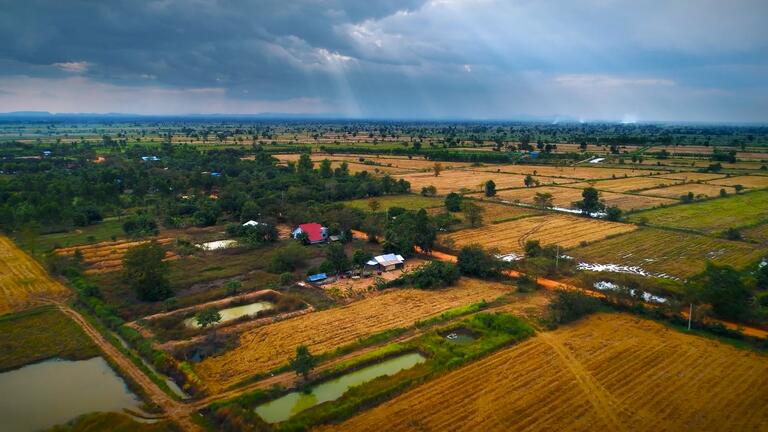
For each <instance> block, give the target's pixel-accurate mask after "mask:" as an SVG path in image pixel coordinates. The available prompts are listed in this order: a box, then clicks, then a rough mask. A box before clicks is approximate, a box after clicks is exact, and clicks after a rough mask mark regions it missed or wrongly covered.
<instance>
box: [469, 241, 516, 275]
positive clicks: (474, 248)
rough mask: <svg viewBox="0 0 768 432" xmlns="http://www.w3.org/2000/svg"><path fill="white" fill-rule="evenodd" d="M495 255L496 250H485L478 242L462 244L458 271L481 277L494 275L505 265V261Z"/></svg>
mask: <svg viewBox="0 0 768 432" xmlns="http://www.w3.org/2000/svg"><path fill="white" fill-rule="evenodd" d="M496 255H497V251H495V250H488V251H486V250H484V249H483V247H482V246H480V245H478V244H472V245H468V246H464V247H463V248H461V251H459V256H458V267H459V271H460V272H461V273H462V274H465V275H469V276H478V277H483V278H485V277H491V276H496V275H498V274H499V273H500V272H501V271H502V270H504V269H505V268H506V267H507V263H505V262H504V261H502V260H500V259H499V258H496Z"/></svg>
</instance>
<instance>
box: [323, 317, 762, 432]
mask: <svg viewBox="0 0 768 432" xmlns="http://www.w3.org/2000/svg"><path fill="white" fill-rule="evenodd" d="M766 404H768V361H766V357H765V356H764V355H760V354H755V353H752V352H749V351H744V350H739V349H737V348H734V347H731V346H729V345H725V344H722V343H718V342H716V341H712V340H709V339H705V338H701V337H697V336H689V335H686V334H684V333H681V332H678V331H675V330H670V329H668V328H666V327H664V326H663V325H661V324H658V323H655V322H653V321H648V320H643V319H640V318H635V317H632V316H630V315H624V314H598V315H593V316H591V317H588V318H585V319H584V320H581V321H579V322H577V323H575V324H571V325H568V326H566V327H562V328H560V329H558V330H556V331H553V332H545V333H540V334H538V335H537V336H535V337H533V338H532V339H530V340H528V341H526V342H523V343H521V344H519V345H517V346H513V347H511V348H508V349H505V350H503V351H500V352H498V353H496V354H493V355H491V356H489V357H487V358H485V359H482V360H479V361H477V362H475V363H472V364H470V365H468V366H465V367H463V368H460V369H458V370H455V371H453V372H450V373H448V374H445V375H443V376H440V377H438V378H436V379H434V380H433V381H430V382H428V383H426V384H423V385H421V386H419V387H416V388H415V389H413V390H411V391H409V392H407V393H404V394H402V395H400V396H398V397H396V398H395V399H393V400H391V401H389V402H386V403H384V404H382V405H380V406H378V407H376V408H373V409H371V410H369V411H367V412H363V413H362V414H360V415H358V416H357V417H354V418H352V419H350V420H348V421H347V422H345V423H342V424H340V425H336V426H328V427H326V429H328V430H345V431H372V430H381V429H382V428H384V429H386V430H388V431H444V430H451V431H474V430H482V431H542V430H558V431H559V430H567V431H594V430H606V431H654V432H655V431H680V430H700V431H724V430H753V431H757V430H766V429H768V410H766V409H765V406H766ZM385 425H386V426H385Z"/></svg>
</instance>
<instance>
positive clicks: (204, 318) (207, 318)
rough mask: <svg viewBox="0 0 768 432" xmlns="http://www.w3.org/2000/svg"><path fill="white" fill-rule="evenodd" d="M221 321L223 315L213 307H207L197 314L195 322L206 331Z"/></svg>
mask: <svg viewBox="0 0 768 432" xmlns="http://www.w3.org/2000/svg"><path fill="white" fill-rule="evenodd" d="M220 321H221V314H220V313H219V311H218V310H216V308H214V307H213V306H211V307H207V308H205V309H203V310H201V311H200V312H198V313H197V314H195V322H197V325H198V326H200V328H202V329H205V328H208V327H209V326H214V325H216V324H218V323H219V322H220Z"/></svg>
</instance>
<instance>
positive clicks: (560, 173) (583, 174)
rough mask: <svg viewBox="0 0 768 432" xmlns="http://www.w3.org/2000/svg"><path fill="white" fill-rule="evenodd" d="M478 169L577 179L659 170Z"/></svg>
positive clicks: (542, 167) (514, 167) (518, 167)
mask: <svg viewBox="0 0 768 432" xmlns="http://www.w3.org/2000/svg"><path fill="white" fill-rule="evenodd" d="M476 170H478V171H486V172H502V173H513V174H523V175H526V174H530V175H532V176H547V177H563V178H571V179H577V180H591V179H610V178H620V177H636V176H647V175H651V174H657V173H659V172H660V171H656V170H648V169H642V170H640V169H623V168H597V167H595V168H593V167H581V166H577V167H553V166H546V165H541V166H537V165H496V166H487V167H484V168H476Z"/></svg>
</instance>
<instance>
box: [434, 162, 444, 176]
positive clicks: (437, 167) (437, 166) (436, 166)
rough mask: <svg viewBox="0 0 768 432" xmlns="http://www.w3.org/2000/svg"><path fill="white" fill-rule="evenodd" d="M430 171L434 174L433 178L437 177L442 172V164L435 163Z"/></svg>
mask: <svg viewBox="0 0 768 432" xmlns="http://www.w3.org/2000/svg"><path fill="white" fill-rule="evenodd" d="M432 171H433V172H434V173H435V177H437V176H439V175H440V173H441V172H443V164H441V163H440V162H435V164H434V165H433V166H432Z"/></svg>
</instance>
